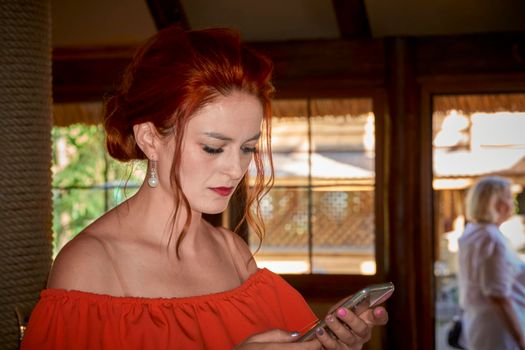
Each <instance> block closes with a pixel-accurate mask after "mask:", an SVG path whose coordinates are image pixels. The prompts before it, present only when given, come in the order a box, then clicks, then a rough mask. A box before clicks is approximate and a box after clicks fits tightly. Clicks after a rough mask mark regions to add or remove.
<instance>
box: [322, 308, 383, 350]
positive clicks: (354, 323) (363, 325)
mask: <svg viewBox="0 0 525 350" xmlns="http://www.w3.org/2000/svg"><path fill="white" fill-rule="evenodd" d="M335 315H337V317H336V316H331V315H328V316H327V317H326V320H325V321H326V324H327V326H328V327H329V328H330V330H331V331H332V332H333V333H334V335H335V336H336V338H334V337H332V336H331V335H330V334H328V333H327V332H326V331H324V330H322V329H318V330H317V331H316V335H317V339H319V341H320V342H321V344H322V346H323V348H325V349H328V350H336V349H337V350H339V349H348V350H357V349H361V348H362V347H363V344H364V343H366V342H367V341H369V340H370V337H371V336H372V328H373V327H374V326H382V325H384V324H386V323H387V322H388V313H387V312H386V310H385V308H383V307H381V306H380V307H376V308H374V309H369V310H366V311H365V312H364V313H362V314H361V315H360V316H357V315H356V314H354V313H353V312H351V311H350V310H348V309H346V308H339V309H337V310H336V312H335Z"/></svg>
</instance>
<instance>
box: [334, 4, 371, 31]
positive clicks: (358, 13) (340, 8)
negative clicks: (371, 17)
mask: <svg viewBox="0 0 525 350" xmlns="http://www.w3.org/2000/svg"><path fill="white" fill-rule="evenodd" d="M332 4H333V6H334V11H335V16H336V18H337V24H338V26H339V32H340V33H341V37H343V38H358V37H361V38H363V37H366V38H369V37H370V36H371V34H370V33H371V32H370V23H369V21H368V15H367V13H366V8H365V2H364V0H332Z"/></svg>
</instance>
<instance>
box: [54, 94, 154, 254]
mask: <svg viewBox="0 0 525 350" xmlns="http://www.w3.org/2000/svg"><path fill="white" fill-rule="evenodd" d="M53 113H54V114H55V121H57V120H58V121H59V123H55V124H59V126H54V127H53V130H52V141H53V163H52V174H53V182H52V190H53V256H56V254H57V253H58V251H59V250H60V249H61V248H62V247H63V246H64V245H65V244H66V243H67V242H68V241H69V240H71V239H72V238H73V237H74V236H75V235H76V234H77V233H79V232H80V231H81V230H82V229H83V228H85V227H86V226H87V225H89V224H90V223H91V222H92V221H93V220H95V219H96V218H97V217H99V216H100V215H102V213H104V212H105V211H107V210H109V209H111V208H113V207H114V206H116V205H117V204H119V203H120V202H122V201H123V200H124V199H125V198H127V197H129V196H131V195H132V194H133V193H134V192H135V191H136V190H137V188H138V186H139V185H140V184H141V183H142V179H143V177H144V173H145V167H144V165H143V164H142V163H133V164H129V165H126V164H123V163H120V162H118V161H115V160H113V159H112V158H111V157H109V156H108V155H107V153H106V151H105V143H104V130H103V128H102V126H101V125H100V124H93V121H98V120H100V116H101V104H100V103H82V104H55V105H54V107H53ZM68 118H69V119H74V120H84V121H85V122H87V123H89V124H86V123H76V124H71V125H65V124H67V120H68ZM60 125H62V126H60ZM130 174H131V175H130Z"/></svg>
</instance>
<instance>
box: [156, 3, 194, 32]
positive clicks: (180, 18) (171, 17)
mask: <svg viewBox="0 0 525 350" xmlns="http://www.w3.org/2000/svg"><path fill="white" fill-rule="evenodd" d="M146 3H147V4H148V8H149V11H150V13H151V16H152V17H153V20H154V21H155V25H156V26H157V29H159V30H160V29H163V28H166V27H169V26H172V25H178V26H180V27H181V28H183V29H190V25H189V23H188V19H187V18H186V13H185V12H184V8H183V7H182V4H181V2H180V0H146Z"/></svg>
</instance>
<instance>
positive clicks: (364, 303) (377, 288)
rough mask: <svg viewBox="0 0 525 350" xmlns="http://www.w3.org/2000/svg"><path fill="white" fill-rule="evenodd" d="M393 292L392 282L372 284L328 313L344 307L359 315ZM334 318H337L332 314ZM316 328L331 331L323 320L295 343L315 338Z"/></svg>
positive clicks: (336, 305)
mask: <svg viewBox="0 0 525 350" xmlns="http://www.w3.org/2000/svg"><path fill="white" fill-rule="evenodd" d="M393 292H394V284H393V283H392V282H387V283H381V284H373V285H370V286H368V287H366V288H364V289H361V290H360V291H359V292H357V293H355V294H353V295H351V296H349V297H348V298H345V299H343V300H341V301H340V302H339V303H337V304H335V305H334V306H332V307H331V308H330V311H329V313H332V314H333V313H334V312H335V311H336V310H337V309H338V308H340V307H345V308H347V309H349V310H351V311H352V312H353V313H355V314H356V315H360V314H361V313H363V312H364V311H366V310H367V309H369V308H371V307H374V306H377V305H379V304H381V303H383V302H384V301H386V300H387V299H388V298H389V297H390V296H391V295H392V293H393ZM334 317H337V316H336V315H335V314H334ZM318 327H324V329H325V331H326V332H328V333H330V334H331V335H332V336H334V335H333V333H332V331H331V330H330V329H329V328H328V326H326V324H325V321H324V319H322V320H321V321H319V322H317V323H316V324H315V325H313V326H312V327H311V328H310V329H309V330H308V331H307V332H306V333H304V334H303V335H302V336H301V337H300V338H299V339H298V340H297V341H298V342H304V341H308V340H310V339H313V338H314V337H315V331H316V329H317V328H318Z"/></svg>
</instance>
